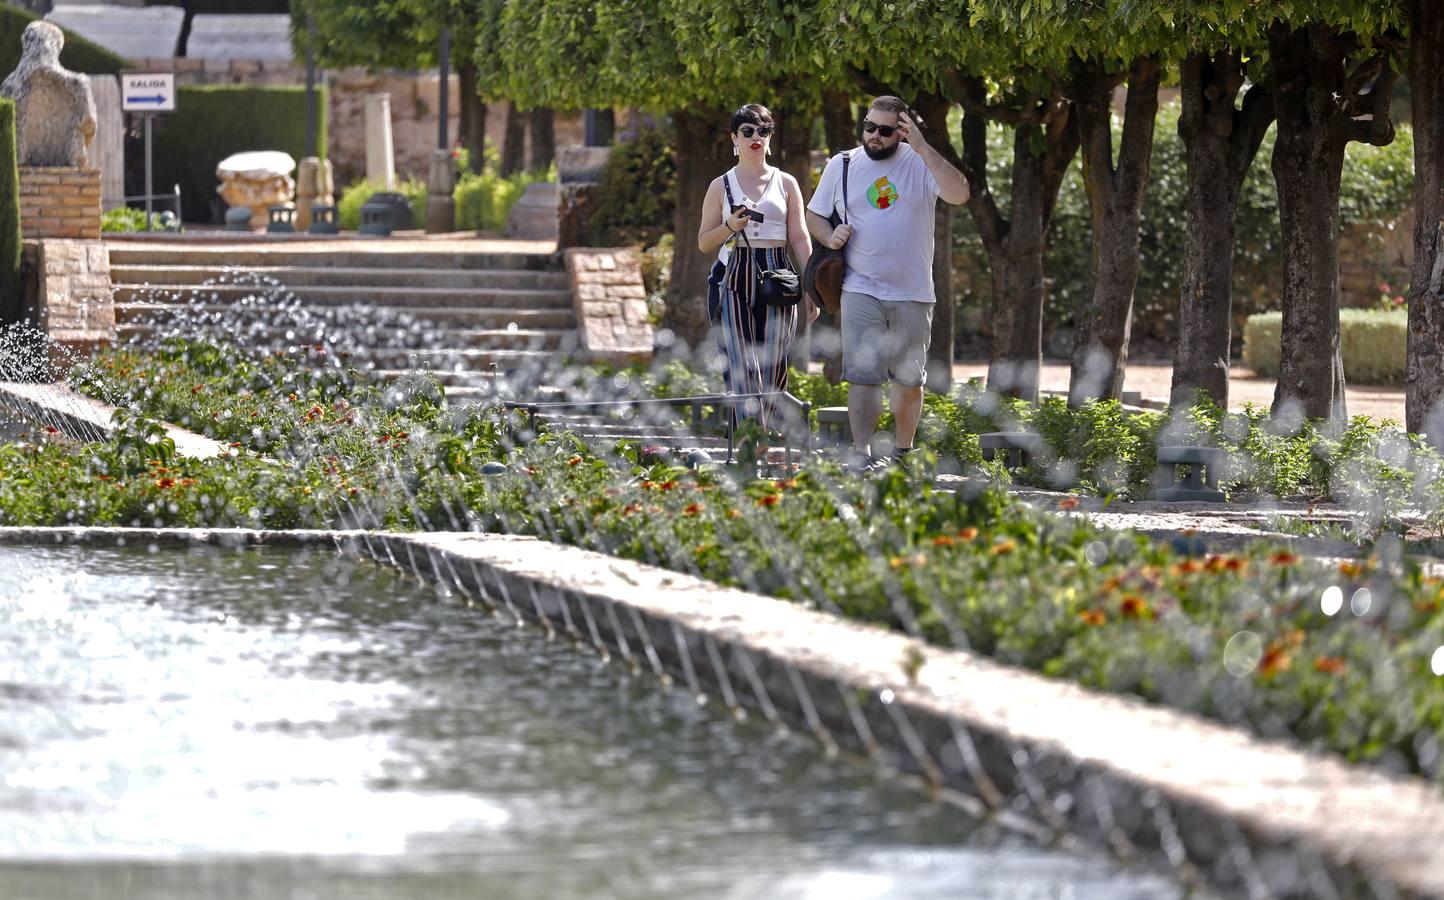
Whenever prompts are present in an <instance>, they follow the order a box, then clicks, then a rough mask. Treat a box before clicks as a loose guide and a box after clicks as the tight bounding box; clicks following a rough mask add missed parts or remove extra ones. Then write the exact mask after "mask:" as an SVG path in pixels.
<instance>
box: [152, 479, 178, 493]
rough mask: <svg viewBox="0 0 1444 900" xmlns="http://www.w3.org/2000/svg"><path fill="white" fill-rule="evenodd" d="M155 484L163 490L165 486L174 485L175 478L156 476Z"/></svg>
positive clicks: (170, 486)
mask: <svg viewBox="0 0 1444 900" xmlns="http://www.w3.org/2000/svg"><path fill="white" fill-rule="evenodd" d="M155 486H156V487H158V488H160V489H161V490H165V489H166V488H172V487H175V479H174V478H157V479H156V480H155Z"/></svg>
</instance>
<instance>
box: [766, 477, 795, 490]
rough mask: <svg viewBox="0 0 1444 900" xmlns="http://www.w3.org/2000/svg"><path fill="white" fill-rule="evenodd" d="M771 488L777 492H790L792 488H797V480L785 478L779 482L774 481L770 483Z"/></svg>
mask: <svg viewBox="0 0 1444 900" xmlns="http://www.w3.org/2000/svg"><path fill="white" fill-rule="evenodd" d="M772 486H773V487H775V488H777V489H778V490H779V491H790V490H792V489H793V488H795V487H797V479H796V478H786V479H783V480H781V481H774V482H772Z"/></svg>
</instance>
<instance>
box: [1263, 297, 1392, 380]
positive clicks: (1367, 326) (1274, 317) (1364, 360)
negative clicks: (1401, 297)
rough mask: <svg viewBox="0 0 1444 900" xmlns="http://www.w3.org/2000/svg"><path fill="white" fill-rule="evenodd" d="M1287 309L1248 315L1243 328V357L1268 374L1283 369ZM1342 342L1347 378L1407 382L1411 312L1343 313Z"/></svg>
mask: <svg viewBox="0 0 1444 900" xmlns="http://www.w3.org/2000/svg"><path fill="white" fill-rule="evenodd" d="M1282 326H1283V313H1276V312H1272V313H1259V314H1257V315H1252V316H1249V317H1248V324H1246V325H1245V326H1244V332H1243V361H1244V364H1245V365H1247V366H1248V367H1249V368H1250V369H1253V370H1254V372H1256V373H1258V374H1259V375H1261V376H1263V377H1265V378H1272V377H1274V376H1276V375H1278V373H1279V332H1280V330H1281V328H1282ZM1339 328H1340V333H1339V344H1340V347H1341V349H1342V351H1343V356H1344V377H1345V378H1346V379H1348V380H1349V381H1350V382H1353V383H1355V384H1403V383H1404V359H1405V355H1406V353H1407V350H1408V342H1409V313H1408V311H1407V310H1402V309H1391V310H1387V311H1385V310H1375V309H1345V310H1340V311H1339Z"/></svg>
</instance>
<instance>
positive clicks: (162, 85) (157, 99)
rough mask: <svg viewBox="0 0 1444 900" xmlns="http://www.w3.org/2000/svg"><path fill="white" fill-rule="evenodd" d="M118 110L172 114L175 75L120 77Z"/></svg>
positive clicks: (165, 73) (173, 109)
mask: <svg viewBox="0 0 1444 900" xmlns="http://www.w3.org/2000/svg"><path fill="white" fill-rule="evenodd" d="M120 108H121V109H122V110H124V111H125V112H174V111H175V75H173V74H172V73H170V72H162V73H157V74H155V75H122V76H120Z"/></svg>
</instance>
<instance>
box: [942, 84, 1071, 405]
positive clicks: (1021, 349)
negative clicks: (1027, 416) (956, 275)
mask: <svg viewBox="0 0 1444 900" xmlns="http://www.w3.org/2000/svg"><path fill="white" fill-rule="evenodd" d="M970 92H971V94H972V95H973V96H975V97H977V98H978V101H979V102H983V98H984V96H985V95H984V93H983V88H982V82H981V81H980V80H976V81H975V82H974V85H973V87H972V88H971V91H970ZM1019 106H1020V107H1022V108H1024V109H1025V110H1026V111H1027V112H1029V113H1031V111H1032V110H1033V109H1037V108H1041V109H1045V110H1049V112H1048V114H1047V115H1046V116H1045V124H1046V127H1045V128H1044V129H1043V130H1042V131H1041V132H1040V131H1039V124H1038V123H1036V122H1034V121H1033V118H1032V116H1031V115H1023V116H1022V120H1021V121H1018V122H1017V123H1016V124H1014V126H1013V172H1012V180H1011V182H1010V185H1011V194H1012V196H1011V197H1010V198H1009V200H1010V202H1009V207H1010V210H1009V212H1010V215H1009V218H1007V219H1004V218H1003V216H1002V214H1001V212H1000V211H999V209H998V207H997V203H996V201H995V200H994V198H993V195H992V191H991V188H990V187H989V185H988V181H987V171H988V149H987V146H988V145H987V120H986V119H985V118H984V117H983V116H982V115H980V114H976V113H972V112H970V113H968V114H967V115H966V116H965V117H964V122H963V153H964V159H965V161H966V163H967V165H966V166H965V167H964V170H963V171H964V173H965V174H966V175H967V177H968V184H969V187H970V189H971V191H972V193H973V199H972V200H971V201H970V202H969V204H968V206H969V208H970V210H971V211H972V214H973V221H974V223H975V224H976V225H977V228H978V234H979V235H980V236H981V237H982V240H983V248H984V249H985V250H986V251H987V253H988V269H989V272H990V274H991V276H992V282H993V304H992V312H991V326H992V345H991V348H990V351H991V352H990V354H989V357H988V389H989V390H992V391H995V392H997V393H999V394H1002V395H1004V396H1008V397H1019V398H1021V399H1024V400H1028V401H1030V402H1036V401H1037V399H1038V376H1039V371H1040V369H1041V368H1042V364H1043V301H1044V283H1043V252H1044V249H1045V240H1044V237H1045V235H1046V233H1047V229H1048V221H1049V220H1050V219H1051V218H1052V217H1053V207H1054V205H1055V204H1056V202H1057V199H1058V189H1059V187H1060V186H1061V185H1062V183H1063V176H1064V174H1065V173H1066V172H1067V170H1068V165H1069V163H1071V162H1072V159H1073V154H1075V153H1077V152H1078V128H1077V125H1076V123H1075V122H1074V121H1073V119H1072V117H1071V115H1070V114H1069V109H1068V107H1067V105H1066V104H1063V103H1060V102H1057V101H1049V103H1048V104H1047V105H1044V104H1041V103H1039V102H1038V100H1037V99H1036V98H1027V99H1025V100H1024V102H1022V103H1021V104H1019ZM1008 115H1009V117H1010V118H1012V117H1014V116H1018V115H1021V113H1020V112H1019V110H1017V109H1013V110H1009V111H1008ZM1039 137H1042V138H1043V146H1044V150H1043V152H1042V153H1038V152H1037V150H1036V147H1035V142H1036V140H1037V139H1038V138H1039Z"/></svg>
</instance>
